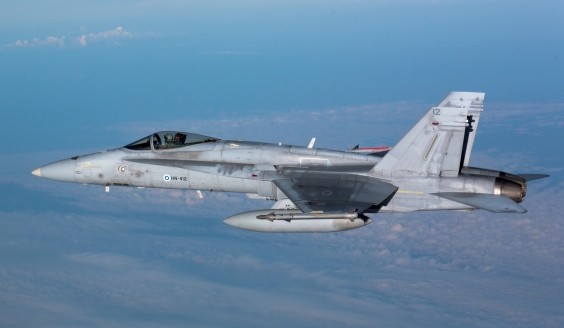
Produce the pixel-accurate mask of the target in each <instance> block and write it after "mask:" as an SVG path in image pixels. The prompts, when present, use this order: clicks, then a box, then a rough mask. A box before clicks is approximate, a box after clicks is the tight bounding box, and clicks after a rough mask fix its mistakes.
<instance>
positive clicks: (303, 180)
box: [272, 171, 398, 213]
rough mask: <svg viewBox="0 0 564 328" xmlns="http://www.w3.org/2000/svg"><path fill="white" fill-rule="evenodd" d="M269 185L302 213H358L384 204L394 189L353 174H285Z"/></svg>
mask: <svg viewBox="0 0 564 328" xmlns="http://www.w3.org/2000/svg"><path fill="white" fill-rule="evenodd" d="M272 182H274V184H275V185H276V186H277V187H278V188H279V189H280V190H282V192H283V193H284V194H285V195H286V196H287V197H288V198H289V199H290V200H291V201H292V202H293V203H294V204H295V205H296V206H297V207H298V208H299V209H300V210H302V211H303V212H304V213H310V212H314V211H323V212H324V213H346V212H349V211H351V210H354V209H356V210H357V211H358V212H359V213H362V212H363V211H364V210H366V209H367V208H369V207H371V206H372V205H378V204H381V205H386V204H387V202H388V201H389V200H390V199H391V198H392V196H393V195H394V194H395V192H396V191H397V190H398V187H396V186H394V185H392V184H389V183H387V182H384V181H381V180H378V179H374V178H370V177H367V176H359V175H354V174H343V173H329V172H308V171H302V172H296V171H294V172H291V173H289V172H285V174H283V178H280V179H275V180H273V181H272Z"/></svg>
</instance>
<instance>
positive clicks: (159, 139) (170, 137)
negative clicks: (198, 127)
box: [125, 131, 219, 150]
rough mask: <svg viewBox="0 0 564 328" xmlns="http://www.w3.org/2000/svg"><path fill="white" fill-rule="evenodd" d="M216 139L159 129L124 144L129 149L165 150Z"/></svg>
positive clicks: (215, 140) (215, 139)
mask: <svg viewBox="0 0 564 328" xmlns="http://www.w3.org/2000/svg"><path fill="white" fill-rule="evenodd" d="M217 141H219V139H217V138H213V137H208V136H204V135H201V134H195V133H188V132H178V131H161V132H157V133H153V134H151V135H150V136H147V137H145V138H143V139H140V140H137V141H135V142H133V143H130V144H129V145H127V146H125V148H127V149H131V150H166V149H173V148H180V147H186V146H192V145H196V144H200V143H204V142H217ZM151 144H152V147H151Z"/></svg>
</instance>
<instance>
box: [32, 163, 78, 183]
mask: <svg viewBox="0 0 564 328" xmlns="http://www.w3.org/2000/svg"><path fill="white" fill-rule="evenodd" d="M74 163H75V161H73V160H72V159H64V160H62V161H58V162H55V163H51V164H47V165H45V166H42V167H40V168H38V169H36V170H34V171H33V172H31V174H33V175H35V176H38V177H40V178H45V179H50V180H55V181H63V182H76V179H75V177H74Z"/></svg>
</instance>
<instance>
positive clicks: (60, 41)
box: [4, 36, 65, 48]
mask: <svg viewBox="0 0 564 328" xmlns="http://www.w3.org/2000/svg"><path fill="white" fill-rule="evenodd" d="M41 46H58V47H64V46H65V36H61V37H55V36H48V37H46V38H45V39H43V40H41V39H38V38H33V39H31V40H27V39H26V40H23V41H22V40H18V41H16V42H14V43H8V44H5V45H4V47H21V48H24V47H41Z"/></svg>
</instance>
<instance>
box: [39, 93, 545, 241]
mask: <svg viewBox="0 0 564 328" xmlns="http://www.w3.org/2000/svg"><path fill="white" fill-rule="evenodd" d="M484 96H485V94H484V93H477V92H451V93H450V94H449V95H448V96H447V97H446V98H445V99H443V101H441V102H440V103H439V104H438V105H437V106H435V107H432V108H431V109H429V111H427V112H426V113H425V115H423V117H422V118H421V119H420V120H419V121H418V122H417V124H415V126H413V127H412V128H411V130H409V132H407V134H406V135H405V136H404V137H403V138H402V139H401V140H400V141H399V142H398V143H397V144H396V145H395V146H394V147H392V148H390V147H383V148H359V147H358V146H357V147H355V148H353V149H350V150H346V151H339V150H329V149H323V148H314V147H313V143H314V141H315V140H312V142H311V143H310V145H309V146H308V147H301V146H290V145H282V144H270V143H264V142H250V141H241V140H220V139H218V138H214V137H209V136H204V135H200V134H194V133H188V132H178V131H162V132H157V133H153V134H151V135H149V136H146V137H144V138H142V139H139V140H138V141H135V142H133V143H130V144H128V145H126V146H124V147H121V148H117V149H111V150H104V151H101V152H98V153H94V154H89V155H82V156H75V157H72V158H69V159H64V160H61V161H58V162H54V163H51V164H48V165H45V166H42V167H40V168H38V169H36V170H34V171H33V172H32V174H34V175H36V176H38V177H42V178H46V179H51V180H56V181H64V182H73V183H82V184H93V185H102V186H105V189H106V191H109V188H110V186H130V187H148V188H166V189H185V190H197V191H198V194H199V195H200V196H201V192H200V190H207V191H214V192H237V193H246V194H247V196H248V197H249V198H255V199H271V200H275V201H276V203H275V204H274V206H272V208H270V209H260V210H255V211H249V212H244V213H239V214H235V215H232V216H230V217H228V218H227V219H225V220H224V222H225V223H227V224H228V225H231V226H233V227H236V228H240V229H246V230H251V231H259V232H334V231H344V230H349V229H355V228H360V227H364V226H365V225H367V224H369V223H371V222H372V219H371V218H370V217H369V216H368V215H367V214H373V215H377V214H376V213H383V212H411V211H434V210H456V211H472V210H477V209H481V210H486V211H490V212H494V213H525V212H527V211H526V210H525V209H524V208H523V207H521V206H520V205H519V203H521V202H522V201H523V199H524V197H525V194H526V192H527V182H528V181H531V180H536V179H540V178H545V177H547V176H548V175H544V174H511V173H507V172H500V171H496V170H490V169H483V168H477V167H470V166H468V163H469V160H470V154H471V152H472V145H473V144H474V139H475V137H476V131H477V128H478V122H479V120H480V115H481V114H482V111H483V104H484Z"/></svg>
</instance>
